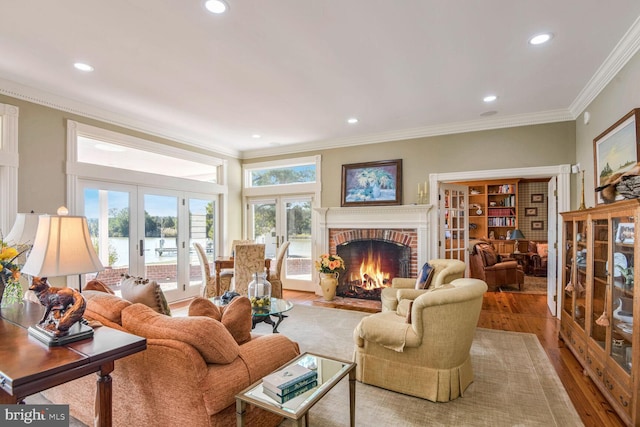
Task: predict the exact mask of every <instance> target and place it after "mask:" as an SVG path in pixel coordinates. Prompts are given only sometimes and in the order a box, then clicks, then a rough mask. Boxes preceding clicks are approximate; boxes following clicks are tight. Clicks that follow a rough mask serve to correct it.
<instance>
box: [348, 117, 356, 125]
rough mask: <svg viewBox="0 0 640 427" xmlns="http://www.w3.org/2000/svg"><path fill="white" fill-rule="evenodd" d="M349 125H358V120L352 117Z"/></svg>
mask: <svg viewBox="0 0 640 427" xmlns="http://www.w3.org/2000/svg"><path fill="white" fill-rule="evenodd" d="M347 123H349V124H352V125H353V124H355V123H358V119H356V118H355V117H352V118H350V119H348V120H347Z"/></svg>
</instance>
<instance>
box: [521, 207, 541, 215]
mask: <svg viewBox="0 0 640 427" xmlns="http://www.w3.org/2000/svg"><path fill="white" fill-rule="evenodd" d="M524 216H538V208H524Z"/></svg>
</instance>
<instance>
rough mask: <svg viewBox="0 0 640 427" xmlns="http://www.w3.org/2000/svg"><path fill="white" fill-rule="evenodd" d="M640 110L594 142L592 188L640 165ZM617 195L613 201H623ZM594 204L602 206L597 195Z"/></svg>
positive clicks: (620, 121)
mask: <svg viewBox="0 0 640 427" xmlns="http://www.w3.org/2000/svg"><path fill="white" fill-rule="evenodd" d="M639 127H640V108H634V109H633V110H631V111H630V112H629V113H627V114H626V115H625V116H624V117H622V118H621V119H620V120H618V121H617V122H616V123H614V124H613V125H612V126H611V127H609V128H608V129H607V130H605V131H604V132H602V133H601V134H600V135H598V136H597V137H596V138H595V139H594V140H593V156H594V165H595V174H594V180H595V187H599V186H601V185H603V184H606V183H607V182H608V180H609V179H610V178H611V177H612V176H614V175H616V174H621V173H624V172H626V171H627V170H629V169H631V168H632V167H633V166H635V165H636V164H637V163H638V162H640V149H639V147H638V145H639V144H640V132H639ZM622 198H623V197H622V196H620V195H617V196H616V200H622ZM596 199H597V204H601V203H604V200H603V199H602V195H601V193H600V192H599V193H597V197H596Z"/></svg>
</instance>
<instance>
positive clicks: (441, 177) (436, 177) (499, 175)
mask: <svg viewBox="0 0 640 427" xmlns="http://www.w3.org/2000/svg"><path fill="white" fill-rule="evenodd" d="M551 176H556V177H557V179H558V186H557V191H558V205H557V207H558V211H557V212H558V217H557V230H556V236H562V217H561V216H560V212H566V211H568V210H570V209H571V165H570V164H564V165H556V166H539V167H531V168H511V169H490V170H480V171H464V172H448V173H432V174H429V203H431V204H432V205H434V206H437V203H438V193H439V190H438V188H439V186H440V183H441V182H455V181H480V180H490V179H504V178H514V177H517V178H528V179H533V178H548V177H551ZM429 215H430V218H429V224H430V225H429V226H430V235H431V236H437V235H438V211H437V210H435V209H432V210H431V211H430V212H429ZM549 244H550V245H553V247H554V248H557V247H558V241H557V238H556V241H554V242H549ZM428 250H429V253H428V257H427V259H431V258H432V257H437V256H438V253H439V251H438V240H437V239H431V242H430V246H429V248H428ZM554 254H557V259H556V264H555V265H556V266H557V268H556V273H555V274H556V283H560V282H559V281H558V280H557V278H558V277H561V276H560V268H561V266H563V265H564V259H563V257H564V253H563V251H556V250H550V251H549V256H550V257H551V256H554ZM549 273H550V274H551V272H549ZM553 291H554V292H555V295H557V298H556V313H558V314H559V313H560V312H561V307H562V296H563V293H562V292H558V289H557V286H556V289H555V290H553ZM558 314H557V315H558Z"/></svg>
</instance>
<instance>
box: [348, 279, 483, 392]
mask: <svg viewBox="0 0 640 427" xmlns="http://www.w3.org/2000/svg"><path fill="white" fill-rule="evenodd" d="M486 290H487V284H486V283H484V282H483V281H482V280H479V279H468V278H463V279H456V280H454V281H452V282H451V283H450V284H447V285H443V286H441V287H439V288H434V289H430V290H429V291H427V292H424V293H422V295H420V296H419V297H418V298H416V299H415V300H414V301H413V302H412V304H410V308H408V311H407V312H406V313H405V312H402V311H401V310H400V309H403V308H405V309H406V308H407V306H408V305H409V304H401V305H400V306H399V310H398V312H395V311H386V312H381V313H376V314H373V315H371V316H368V317H365V318H364V319H362V320H361V321H360V323H359V324H358V326H357V327H356V329H355V331H354V341H355V355H354V359H355V362H356V363H357V366H356V379H357V380H358V381H361V382H363V383H366V384H371V385H374V386H377V387H382V388H385V389H388V390H392V391H396V392H400V393H404V394H408V395H411V396H416V397H420V398H423V399H428V400H431V401H433V402H447V401H450V400H454V399H456V398H458V397H460V396H462V393H463V392H464V391H465V390H466V389H467V387H468V386H469V384H471V383H472V382H473V367H472V366H471V355H470V349H471V343H472V342H473V337H474V334H475V330H476V325H477V323H478V318H479V316H480V310H481V308H482V297H483V295H484V293H485V292H486Z"/></svg>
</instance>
